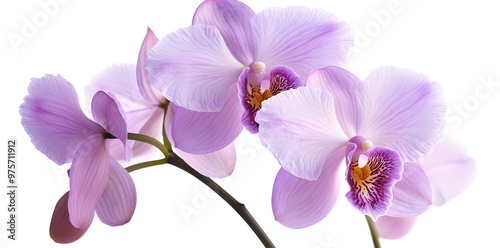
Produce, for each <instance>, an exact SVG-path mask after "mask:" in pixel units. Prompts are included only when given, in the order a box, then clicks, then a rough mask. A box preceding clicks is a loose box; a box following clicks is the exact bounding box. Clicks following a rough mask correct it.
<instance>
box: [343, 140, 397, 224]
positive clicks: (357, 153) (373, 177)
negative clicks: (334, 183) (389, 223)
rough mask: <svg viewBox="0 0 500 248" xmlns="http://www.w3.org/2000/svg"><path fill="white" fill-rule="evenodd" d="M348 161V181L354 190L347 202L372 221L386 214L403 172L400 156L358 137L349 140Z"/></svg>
mask: <svg viewBox="0 0 500 248" xmlns="http://www.w3.org/2000/svg"><path fill="white" fill-rule="evenodd" d="M353 144H355V146H354V145H353ZM346 158H347V163H348V164H347V166H348V168H347V171H346V179H347V182H348V183H349V186H350V188H351V189H350V191H349V192H348V193H347V195H346V196H347V199H348V200H349V201H350V202H351V204H352V205H353V206H355V207H356V208H357V209H359V210H360V211H361V212H362V213H364V214H367V215H370V216H372V218H376V217H378V216H380V215H382V214H384V213H385V212H386V211H387V209H388V208H389V206H390V203H391V199H392V187H393V186H394V184H395V183H396V182H397V181H399V180H400V179H401V175H402V173H403V162H402V161H401V157H400V156H399V153H398V152H396V151H394V150H392V149H390V148H388V147H380V146H379V147H377V146H373V143H372V142H371V141H369V140H367V139H365V138H364V137H362V136H355V137H353V138H351V139H350V140H349V145H348V149H347V151H346Z"/></svg>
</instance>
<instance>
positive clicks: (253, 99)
mask: <svg viewBox="0 0 500 248" xmlns="http://www.w3.org/2000/svg"><path fill="white" fill-rule="evenodd" d="M271 96H272V94H271V91H270V90H269V89H267V90H265V91H264V92H260V87H259V88H253V87H252V93H251V94H247V103H248V104H250V106H251V107H252V108H253V109H255V110H259V109H261V108H262V102H263V101H264V100H267V99H269V98H270V97H271Z"/></svg>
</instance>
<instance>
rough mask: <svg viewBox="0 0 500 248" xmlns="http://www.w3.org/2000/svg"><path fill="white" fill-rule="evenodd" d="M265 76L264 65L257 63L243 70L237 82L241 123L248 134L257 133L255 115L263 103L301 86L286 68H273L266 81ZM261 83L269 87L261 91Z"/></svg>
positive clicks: (297, 77)
mask: <svg viewBox="0 0 500 248" xmlns="http://www.w3.org/2000/svg"><path fill="white" fill-rule="evenodd" d="M265 74H266V65H265V64H264V63H263V62H260V61H258V62H254V63H252V64H251V65H250V67H247V68H245V69H244V70H243V72H242V73H241V75H240V78H239V80H238V95H239V97H240V101H241V105H242V106H243V108H244V113H243V116H242V117H241V122H242V123H243V125H244V126H245V128H246V129H247V130H248V131H249V132H250V133H258V132H259V124H258V123H257V122H256V121H255V115H256V114H257V111H259V110H260V109H261V108H262V102H263V101H265V100H267V99H269V98H271V97H272V96H275V95H277V94H279V93H281V92H283V91H286V90H289V89H295V88H297V87H299V86H302V85H303V83H302V81H301V80H300V78H299V75H297V74H296V73H295V72H294V71H293V70H292V69H291V68H289V67H287V66H274V67H273V68H272V69H271V72H270V75H269V79H268V80H266V77H265ZM267 81H268V82H267ZM263 83H269V87H268V88H267V89H265V90H264V91H262V86H263Z"/></svg>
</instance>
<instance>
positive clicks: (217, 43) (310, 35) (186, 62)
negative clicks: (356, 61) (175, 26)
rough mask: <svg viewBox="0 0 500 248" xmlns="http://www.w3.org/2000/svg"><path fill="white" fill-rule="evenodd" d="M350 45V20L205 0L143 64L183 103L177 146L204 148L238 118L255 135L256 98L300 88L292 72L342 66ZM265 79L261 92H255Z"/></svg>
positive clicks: (235, 126)
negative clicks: (256, 10) (189, 20)
mask: <svg viewBox="0 0 500 248" xmlns="http://www.w3.org/2000/svg"><path fill="white" fill-rule="evenodd" d="M352 44H353V40H352V37H351V35H350V33H349V27H348V25H347V24H346V23H343V22H339V21H337V19H336V18H335V17H334V16H333V15H331V14H329V13H327V12H325V11H324V10H321V9H307V8H302V7H288V8H268V9H265V10H264V11H262V12H260V13H258V14H255V13H254V12H253V11H252V10H251V9H250V7H248V6H247V5H245V4H243V3H241V2H239V1H237V0H207V1H204V2H203V3H202V4H201V5H200V6H199V7H198V9H197V10H196V13H195V15H194V18H193V25H192V26H190V27H187V28H183V29H180V30H178V31H176V32H173V33H170V34H168V35H167V36H166V37H165V38H163V39H162V40H160V42H159V43H158V44H157V45H156V46H155V47H154V48H153V49H152V50H151V51H150V52H149V54H148V59H147V61H146V68H147V69H148V71H149V73H150V76H151V80H152V84H153V86H154V87H156V88H157V89H159V90H160V91H161V93H162V94H163V95H164V96H165V97H166V98H167V99H169V100H170V101H171V102H173V103H174V104H176V105H178V106H181V107H183V108H186V109H185V110H181V111H177V112H176V115H175V116H174V117H173V126H172V139H173V141H174V142H175V143H176V145H177V147H178V148H179V149H180V150H183V151H185V152H190V153H207V152H213V151H216V150H219V149H221V148H223V147H225V146H227V145H228V144H230V143H231V142H232V141H234V139H235V138H236V137H237V136H238V135H239V134H240V132H241V131H242V129H243V125H242V121H243V124H244V125H245V126H246V127H247V129H249V130H250V131H251V132H256V127H255V125H256V123H255V122H254V121H253V116H254V115H255V112H256V111H257V110H258V108H259V107H260V105H261V102H262V101H263V100H265V99H267V98H268V97H269V96H271V95H272V94H277V93H279V92H281V91H282V90H287V89H289V88H294V87H297V85H300V84H301V83H300V81H299V80H295V79H296V78H297V77H298V78H305V77H306V76H307V74H308V73H309V71H310V70H312V69H313V68H317V67H324V66H327V65H337V66H345V65H346V64H347V60H348V57H349V54H350V51H351V48H352ZM245 68H247V69H245ZM269 69H270V70H269ZM238 81H239V82H240V83H237V82H238ZM292 81H294V82H292ZM272 82H274V85H273V83H272ZM266 84H268V86H269V87H271V89H269V90H267V93H266V90H264V92H262V91H261V87H262V86H266ZM238 87H239V89H238ZM273 87H274V89H279V90H273ZM238 91H239V92H240V93H238ZM245 93H247V94H245ZM238 95H240V96H242V99H241V100H240V99H238ZM240 101H241V103H242V104H243V105H244V107H245V109H244V108H242V106H241V104H239V102H240ZM187 109H188V110H187ZM242 119H243V120H242Z"/></svg>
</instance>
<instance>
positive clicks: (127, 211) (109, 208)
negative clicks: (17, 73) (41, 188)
mask: <svg viewBox="0 0 500 248" xmlns="http://www.w3.org/2000/svg"><path fill="white" fill-rule="evenodd" d="M20 114H21V117H22V120H21V123H22V125H23V126H24V128H25V130H26V132H27V133H28V135H29V136H30V138H31V141H32V142H33V144H34V145H35V147H36V148H37V149H38V150H40V151H41V152H42V153H43V154H45V155H46V156H47V157H49V158H50V159H51V160H52V161H54V162H55V163H57V164H59V165H60V164H64V163H69V162H71V168H70V171H69V173H68V175H69V183H70V190H69V193H66V194H65V195H64V196H63V197H62V198H61V199H60V200H59V202H58V204H57V205H56V208H55V210H54V215H53V218H52V224H51V228H50V234H51V237H52V239H54V241H56V242H58V243H69V242H73V241H75V240H77V239H79V238H80V237H81V236H82V235H83V234H84V233H85V232H86V230H87V229H88V227H89V226H90V224H91V222H92V220H93V218H94V213H97V216H98V217H99V219H100V220H101V221H102V222H103V223H105V224H107V225H111V226H116V225H122V224H125V223H128V222H129V220H130V219H131V218H132V215H133V213H134V211H135V206H136V190H135V185H134V182H133V180H132V178H131V177H130V175H129V173H128V172H127V171H126V170H125V169H124V168H123V167H122V166H121V165H120V164H119V163H118V162H117V161H116V160H115V159H114V158H113V157H111V156H110V155H109V153H108V148H107V144H106V140H105V135H107V134H108V133H110V134H112V135H113V136H115V137H117V138H118V139H119V140H120V141H121V142H122V149H123V147H124V146H125V144H126V143H127V125H126V123H125V120H124V118H123V115H122V111H121V109H120V106H119V105H118V104H117V103H116V102H115V100H114V99H113V98H112V97H110V96H109V95H107V94H106V93H104V92H102V91H99V92H97V93H96V94H95V95H94V97H93V99H92V115H93V117H94V120H95V121H92V120H90V119H89V118H87V117H86V116H85V114H84V113H83V111H82V109H81V108H80V105H79V102H78V96H77V93H76V91H75V89H74V87H73V85H71V84H70V83H69V82H68V81H66V80H65V79H64V78H63V77H61V76H59V75H58V76H53V75H46V76H44V77H42V78H34V79H32V81H31V83H30V85H29V87H28V95H27V96H26V97H25V98H24V102H23V103H22V104H21V106H20ZM125 155H126V157H127V158H129V157H130V151H125Z"/></svg>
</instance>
